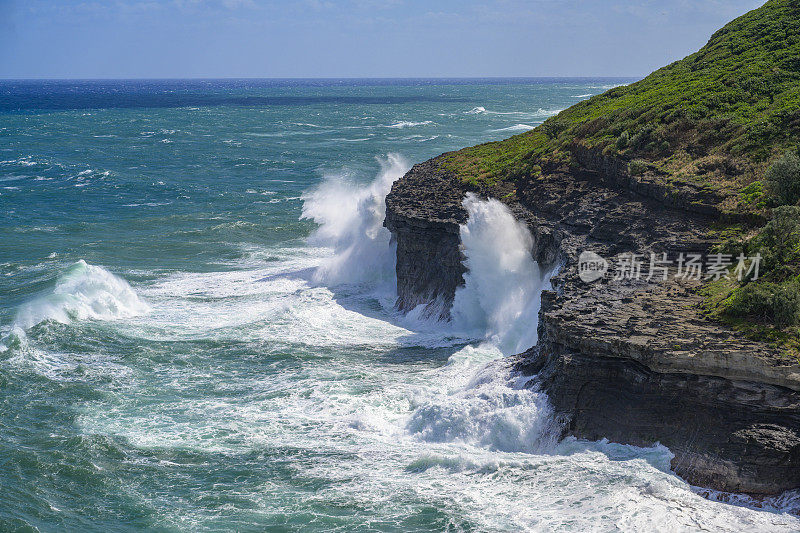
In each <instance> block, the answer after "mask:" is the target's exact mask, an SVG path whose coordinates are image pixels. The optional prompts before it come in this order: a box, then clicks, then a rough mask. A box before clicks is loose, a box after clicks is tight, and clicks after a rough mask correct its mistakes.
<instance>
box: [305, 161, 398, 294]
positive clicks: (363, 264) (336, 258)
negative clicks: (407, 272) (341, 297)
mask: <svg viewBox="0 0 800 533" xmlns="http://www.w3.org/2000/svg"><path fill="white" fill-rule="evenodd" d="M379 162H380V166H381V170H380V172H379V174H378V176H377V178H376V179H375V181H373V182H372V183H371V184H370V185H368V186H363V185H358V184H355V183H353V182H352V181H350V180H348V179H347V177H346V176H343V175H341V174H329V175H327V176H325V178H324V180H323V182H322V183H321V184H320V185H319V186H318V187H316V188H315V189H314V190H312V191H311V192H309V193H306V194H304V195H303V202H304V204H303V214H302V217H303V218H306V219H311V220H313V221H314V222H316V223H317V224H319V225H320V227H319V228H318V229H317V230H316V231H315V232H314V233H313V234H312V235H311V236H310V237H309V239H308V242H309V244H311V245H313V246H324V247H329V248H332V249H333V250H334V255H333V256H332V257H331V258H329V259H328V260H326V261H325V263H323V264H322V265H321V266H320V267H319V268H318V269H317V270H316V272H315V274H314V280H315V281H316V282H318V283H324V284H326V285H336V284H342V283H351V284H352V283H355V284H358V283H364V282H374V281H376V280H386V279H387V278H388V279H391V278H393V268H394V250H393V247H392V246H391V245H390V240H391V234H390V233H389V231H388V230H387V229H386V228H384V227H383V219H384V217H385V214H386V203H385V199H386V195H387V194H388V193H389V190H390V189H391V187H392V183H394V182H395V181H396V180H397V179H398V178H400V177H401V176H402V175H403V174H405V172H406V171H407V170H408V169H409V165H408V163H406V161H405V160H404V159H403V158H402V157H400V156H399V155H397V154H390V155H389V156H387V157H386V158H385V159H379Z"/></svg>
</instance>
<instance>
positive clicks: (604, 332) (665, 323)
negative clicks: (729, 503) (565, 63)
mask: <svg viewBox="0 0 800 533" xmlns="http://www.w3.org/2000/svg"><path fill="white" fill-rule="evenodd" d="M798 81H800V8H798V7H797V6H796V5H795V4H794V3H793V2H790V1H786V0H772V1H770V2H767V3H766V4H765V5H764V6H763V7H761V8H759V9H757V10H755V11H753V12H751V13H748V14H747V15H745V16H744V17H741V18H740V19H737V20H736V21H733V22H732V23H731V24H729V25H728V26H726V27H725V28H723V29H722V30H720V31H719V32H717V33H716V34H715V35H714V36H713V37H712V38H711V40H710V42H709V44H708V45H707V46H706V47H704V48H703V49H702V50H701V51H700V52H698V53H697V54H694V55H692V56H689V57H688V58H686V59H684V60H681V61H679V62H676V63H675V64H673V65H670V66H668V67H665V68H664V69H661V70H659V71H657V72H655V73H654V74H652V75H651V76H649V77H648V78H645V79H644V80H642V81H640V82H637V83H636V84H633V85H630V86H627V87H620V88H616V89H612V90H611V91H609V92H607V93H605V94H603V95H599V96H596V97H594V98H592V99H589V100H587V101H585V102H581V103H580V104H578V105H576V106H574V107H573V108H570V109H568V110H566V111H564V112H562V113H561V114H559V115H558V116H556V117H553V118H551V119H549V120H548V121H547V122H545V124H543V125H542V126H540V127H539V128H536V129H535V130H533V131H531V132H528V133H525V134H522V135H518V136H516V137H512V138H511V139H508V140H506V141H501V142H498V143H489V144H486V145H480V146H477V147H472V148H467V149H464V150H461V151H458V152H452V153H448V154H443V155H441V156H439V157H437V158H434V159H432V160H430V161H427V162H425V163H421V164H418V165H416V166H414V167H413V168H412V169H411V171H409V172H408V174H406V175H405V176H404V177H403V178H402V179H400V180H399V181H398V182H396V183H395V185H394V186H393V188H392V191H391V193H390V194H389V195H388V196H387V199H386V204H387V214H386V222H385V225H386V227H387V228H389V230H390V231H391V232H392V234H393V236H394V239H395V240H396V242H397V281H398V296H399V298H398V302H397V305H398V307H399V308H400V309H402V310H410V309H412V308H415V307H417V306H418V305H421V304H423V305H426V306H427V309H428V312H429V314H431V315H438V316H440V317H442V318H447V313H448V309H449V308H450V304H451V303H452V300H453V295H454V293H455V290H456V288H457V287H458V286H460V285H461V284H462V283H463V274H464V266H463V262H462V259H463V258H462V254H461V251H460V242H459V225H460V224H463V223H464V222H465V221H466V218H467V215H466V212H465V210H464V208H463V207H462V205H461V202H462V200H463V198H464V195H465V194H466V193H467V192H475V193H476V194H478V195H481V196H484V197H494V198H497V199H499V200H501V201H502V202H504V203H505V204H506V205H507V206H508V207H509V208H510V209H511V211H512V212H513V213H514V214H515V216H516V217H517V218H518V219H520V220H524V221H525V222H526V224H527V225H528V227H529V229H530V231H531V234H532V236H533V238H534V246H533V253H534V255H535V258H536V259H537V261H538V262H539V264H540V265H541V266H543V267H545V268H550V269H556V272H557V273H556V274H555V276H554V277H553V278H552V286H553V290H552V291H547V292H546V293H545V294H544V295H543V298H542V308H541V311H540V317H539V323H538V328H539V343H538V345H537V346H534V347H531V349H530V350H528V351H527V352H525V353H524V354H521V355H520V368H521V369H523V370H525V371H527V372H529V373H532V374H538V375H539V380H538V383H539V386H540V387H542V389H543V390H545V391H546V392H547V393H548V395H549V397H550V401H551V402H552V404H553V406H554V408H555V410H556V411H557V412H558V413H560V414H562V415H564V418H565V420H567V422H566V424H565V426H564V434H565V435H567V434H571V435H575V436H577V437H581V438H588V439H600V438H608V439H610V440H612V441H616V442H622V443H630V444H636V445H651V444H653V443H655V442H661V443H662V444H664V445H666V446H668V447H669V448H670V449H671V450H672V452H673V453H674V454H675V458H674V459H673V462H672V466H673V469H674V470H675V472H676V473H677V474H679V475H680V476H682V477H683V478H685V479H686V480H687V481H689V482H690V483H693V484H695V485H700V486H704V487H711V488H715V489H719V490H724V491H729V492H744V493H750V494H776V493H779V492H782V491H785V490H788V489H795V488H799V487H800V364H798V353H797V346H798V344H800V343H799V341H798V329H797V320H798V317H797V316H796V315H797V312H795V316H791V315H789V320H788V321H778V319H777V317H778V315H777V313H773V314H769V313H767V312H762V313H760V314H757V313H756V314H753V313H751V314H747V312H743V311H741V309H742V308H741V301H743V299H744V298H745V297H746V296H747V297H751V296H748V295H750V293H756V294H761V293H763V292H764V291H768V290H775V291H783V292H781V293H780V294H783V293H784V292H785V293H786V294H788V295H789V297H788V300H787V301H788V302H790V303H791V301H792V300H791V290H793V287H794V286H795V285H793V284H795V283H800V276H799V275H800V271H798V268H800V267H798V265H800V261H799V260H798V259H800V256H797V255H795V252H797V251H798V249H797V246H796V245H795V248H791V246H790V248H789V249H788V251H787V250H785V249H781V253H780V254H778V252H776V251H775V249H773V248H770V246H773V247H774V246H776V245H774V243H773V242H772V241H770V240H769V239H768V238H767V237H768V236H769V235H770V233H769V232H770V231H773V233H774V232H775V225H776V220H778V219H779V217H784V216H785V217H788V220H789V222H791V221H792V220H794V219H795V218H796V217H797V216H798V214H797V213H796V212H795V211H793V210H792V209H796V208H794V207H792V206H787V205H786V204H787V201H785V199H783V198H780V199H779V197H778V196H776V195H774V194H772V193H771V192H770V191H771V190H772V188H771V186H770V184H769V183H768V180H767V179H766V178H765V176H771V175H772V174H770V172H772V171H771V170H770V169H771V168H774V167H775V166H776V163H775V162H776V161H778V160H780V158H782V157H783V158H785V157H787V156H784V155H783V154H784V152H785V151H786V150H787V149H789V148H793V147H796V146H797V145H798V141H800V83H798ZM798 179H800V177H798ZM754 184H757V185H754ZM798 200H800V198H799V199H798ZM780 220H783V219H782V218H781V219H780ZM789 226H791V224H789ZM782 227H783V226H782ZM770 228H772V230H770ZM798 239H800V236H798ZM773 240H774V239H773ZM771 243H772V244H771ZM790 244H791V242H790ZM586 251H591V252H592V253H593V254H596V256H597V257H600V258H603V259H605V260H606V264H607V266H608V271H607V272H606V273H605V275H604V276H601V277H599V278H598V279H595V280H591V281H587V280H586V278H585V276H582V275H581V274H582V272H581V271H580V269H579V266H580V263H581V261H580V259H581V254H582V253H583V252H586ZM737 252H738V253H739V254H740V255H742V256H744V255H745V254H747V255H748V257H750V256H752V255H753V254H755V253H759V254H761V252H763V257H764V264H763V265H762V267H763V270H762V274H761V277H760V278H755V279H754V276H753V274H752V273H749V274H748V275H746V276H745V277H744V278H743V279H741V280H739V279H736V278H735V276H730V275H729V276H727V277H719V278H716V279H715V278H713V277H711V278H707V277H706V276H705V275H702V276H699V277H698V278H694V277H691V276H680V275H679V274H680V272H676V269H680V268H681V266H683V265H678V266H676V265H675V264H672V265H671V266H667V267H666V269H665V270H664V276H663V277H660V276H659V277H653V276H647V275H645V276H633V275H628V274H630V273H631V272H628V271H627V269H630V263H628V264H627V266H626V262H625V258H626V257H636V256H638V257H642V258H644V262H645V263H647V262H648V261H650V258H652V257H662V256H663V254H667V257H670V258H677V257H689V256H691V255H695V254H696V255H699V256H701V257H703V258H706V259H707V258H709V257H712V256H713V255H714V254H723V253H724V254H728V255H730V256H731V257H733V256H736V255H737ZM632 254H636V255H635V256H634V255H632ZM746 266H748V267H752V266H753V265H752V261H751V262H750V263H748V264H747V265H746ZM750 270H752V269H750ZM645 273H646V271H645ZM584 274H585V272H584ZM754 287H755V289H754ZM758 291H760V292H758ZM787 291H788V292H787ZM776 294H777V293H776ZM747 301H750V300H747ZM776 301H778V300H777V299H775V298H773V299H772V300H770V302H773V304H771V305H777V304H774V302H776ZM781 305H789V304H781ZM737 306H738V307H737ZM751 307H752V306H751ZM756 308H757V309H761V308H758V307H756ZM747 309H751V308H750V307H748V308H747ZM781 309H783V308H781ZM767 310H769V309H767ZM737 313H738V314H737ZM781 316H782V317H783V316H784V315H781ZM532 327H535V326H534V325H532Z"/></svg>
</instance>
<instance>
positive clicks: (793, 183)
mask: <svg viewBox="0 0 800 533" xmlns="http://www.w3.org/2000/svg"><path fill="white" fill-rule="evenodd" d="M766 182H767V186H768V189H769V192H770V194H771V195H772V197H773V198H774V199H775V201H776V202H777V203H778V205H795V204H796V203H797V202H798V200H800V156H798V155H797V152H796V151H789V152H786V153H785V154H784V155H783V157H781V158H780V159H778V160H777V161H775V163H773V165H772V166H771V167H770V168H769V170H768V171H767V176H766Z"/></svg>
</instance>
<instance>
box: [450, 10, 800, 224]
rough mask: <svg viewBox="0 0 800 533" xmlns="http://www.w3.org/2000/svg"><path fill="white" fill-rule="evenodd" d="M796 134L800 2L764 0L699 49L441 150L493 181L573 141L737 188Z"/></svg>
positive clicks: (564, 150) (560, 154)
mask: <svg viewBox="0 0 800 533" xmlns="http://www.w3.org/2000/svg"><path fill="white" fill-rule="evenodd" d="M799 139H800V3H798V2H795V1H791V0H771V1H769V2H767V3H766V4H765V5H764V6H762V7H761V8H759V9H756V10H754V11H752V12H750V13H748V14H746V15H744V16H742V17H740V18H738V19H736V20H734V21H733V22H731V23H730V24H728V25H727V26H725V27H724V28H722V29H721V30H719V31H718V32H717V33H715V34H714V35H713V36H712V37H711V40H710V41H709V42H708V44H707V45H706V46H704V47H703V48H702V49H701V50H700V51H699V52H697V53H695V54H693V55H691V56H689V57H687V58H685V59H682V60H680V61H677V62H675V63H673V64H671V65H669V66H667V67H664V68H662V69H660V70H658V71H656V72H654V73H652V74H651V75H650V76H648V77H646V78H645V79H643V80H641V81H639V82H637V83H634V84H632V85H628V86H625V87H617V88H615V89H611V90H610V91H608V92H606V93H604V94H601V95H598V96H595V97H593V98H591V99H589V100H586V101H584V102H581V103H579V104H577V105H575V106H573V107H571V108H569V109H567V110H566V111H563V112H562V113H560V114H559V115H557V116H555V117H552V118H551V119H549V120H548V121H546V122H545V123H544V124H543V125H542V126H540V127H538V128H536V129H535V130H533V131H530V132H527V133H523V134H521V135H517V136H515V137H512V138H510V139H507V140H505V141H500V142H494V143H487V144H483V145H479V146H474V147H471V148H466V149H464V150H461V151H458V152H454V153H451V154H448V155H447V156H446V157H445V165H446V166H447V167H448V168H450V169H451V170H453V171H455V172H456V173H457V174H458V175H460V176H461V177H462V178H463V179H464V180H467V181H474V182H488V183H491V182H494V181H497V180H503V179H513V178H514V177H516V176H518V175H521V174H530V173H536V172H537V171H539V169H540V168H541V166H542V165H543V164H548V163H553V162H556V163H557V162H566V161H568V160H569V152H570V146H572V145H573V144H575V143H580V144H583V145H586V146H590V147H598V148H600V149H603V150H604V151H605V152H606V153H607V154H612V155H616V156H619V157H620V158H622V159H625V160H628V161H634V160H637V159H639V160H642V161H643V162H646V163H647V165H642V166H641V168H642V169H645V168H648V167H650V168H654V169H657V170H658V174H659V175H667V176H670V177H672V178H674V179H680V180H685V181H688V182H694V183H698V184H701V185H704V186H710V187H715V188H718V189H720V190H721V191H722V192H723V193H728V194H729V195H733V196H735V195H736V194H737V193H738V192H739V191H740V190H741V189H742V188H744V187H745V186H747V185H748V184H750V183H751V182H752V181H755V180H757V179H759V178H760V176H761V174H763V172H764V171H765V169H766V167H767V166H768V163H769V162H770V161H771V160H773V159H774V158H776V157H777V156H779V155H780V154H782V153H783V152H784V151H785V150H786V149H787V148H788V147H790V146H795V145H796V144H797V143H798V140H799ZM750 200H752V198H750ZM727 207H729V208H731V209H737V210H740V209H749V208H754V207H755V204H753V205H747V203H746V202H745V205H741V206H734V205H731V206H727Z"/></svg>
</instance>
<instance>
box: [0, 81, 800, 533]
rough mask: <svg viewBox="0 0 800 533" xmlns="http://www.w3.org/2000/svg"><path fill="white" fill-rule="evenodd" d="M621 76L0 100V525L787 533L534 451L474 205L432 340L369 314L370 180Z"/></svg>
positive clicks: (384, 311)
mask: <svg viewBox="0 0 800 533" xmlns="http://www.w3.org/2000/svg"><path fill="white" fill-rule="evenodd" d="M627 81H628V80H609V79H597V80H594V79H579V80H575V79H547V80H468V81H467V80H402V81H398V80H384V81H353V80H342V81H336V80H326V81H313V80H309V81H249V80H248V81H153V82H148V81H136V82H122V81H120V82H80V81H76V82H67V81H59V82H47V81H37V82H13V81H5V82H0V531H6V530H21V531H26V530H36V529H38V530H40V531H64V530H68V531H126V530H141V529H147V530H164V531H206V530H216V531H227V530H238V531H261V530H275V531H284V530H285V531H290V530H298V529H303V530H306V531H517V530H545V531H549V530H562V531H583V530H586V529H592V528H595V529H602V530H615V529H616V530H623V531H632V530H652V529H653V528H658V529H661V530H687V531H693V530H697V529H701V528H708V529H712V530H728V531H738V530H742V529H743V528H744V529H748V528H749V529H756V530H764V531H779V530H793V529H794V530H796V529H797V528H799V527H800V521H798V520H797V518H796V517H795V516H794V515H793V514H791V513H790V511H791V510H792V509H794V508H796V506H795V505H794V504H793V503H792V502H793V501H794V500H795V499H796V496H795V495H792V494H789V495H786V496H784V497H783V498H781V499H777V500H774V501H770V502H766V503H765V504H761V508H757V507H753V504H754V502H749V501H747V500H744V499H734V500H735V503H736V504H730V503H720V502H718V501H711V500H708V499H705V498H703V497H701V496H700V495H698V491H697V490H693V489H692V488H691V487H689V486H688V485H686V484H685V483H684V482H683V481H681V480H680V479H678V478H677V477H675V476H673V475H672V474H670V473H669V469H668V464H669V458H670V455H669V451H668V450H667V449H665V448H663V447H660V446H655V447H653V448H647V449H641V448H634V447H628V446H620V445H614V444H609V443H606V442H598V443H590V442H581V441H575V440H568V441H565V442H563V443H560V444H556V443H555V442H554V440H553V434H554V431H553V427H554V422H553V420H552V417H551V416H550V415H549V407H548V404H547V399H546V397H545V396H543V395H541V394H539V393H536V392H535V389H534V390H531V389H530V388H526V387H525V386H524V385H525V383H524V382H523V380H521V378H519V377H518V376H515V375H513V373H512V372H511V371H510V369H509V368H508V364H507V362H506V361H505V360H504V358H503V356H504V355H508V354H510V353H513V352H514V351H515V350H516V349H518V348H524V347H526V343H528V344H530V343H532V342H534V339H531V337H530V332H531V330H532V329H533V330H534V331H535V327H533V328H532V326H531V324H532V323H533V324H534V325H535V316H536V314H535V311H536V306H537V301H538V300H537V298H538V291H539V289H540V288H541V286H542V285H543V284H546V275H545V276H544V279H543V278H542V277H541V276H540V274H539V272H538V269H537V268H536V265H535V264H533V263H532V262H530V258H529V257H522V256H518V255H514V253H513V252H511V251H509V250H514V249H524V243H525V235H524V234H523V233H524V231H523V230H520V229H519V228H516V227H515V226H514V223H513V220H510V218H508V217H507V216H506V214H504V213H503V212H502V210H501V209H500V208H499V207H497V206H494V205H491V204H489V203H486V202H478V201H476V202H474V204H472V205H471V206H470V213H471V215H472V217H471V219H470V225H469V227H465V228H464V231H465V232H466V233H465V236H466V237H465V240H464V242H465V245H466V247H467V249H466V255H467V257H468V260H469V261H471V265H470V267H471V276H472V277H471V278H470V279H469V280H468V283H467V288H466V289H465V291H464V292H463V293H462V294H461V295H460V296H459V297H458V298H457V302H456V304H455V305H456V307H457V308H456V309H454V316H455V317H456V319H455V320H454V322H453V323H451V324H440V323H435V322H431V321H428V320H425V319H424V318H421V317H418V316H416V315H415V314H413V313H412V315H411V316H401V315H398V314H397V313H396V312H394V310H393V308H392V304H393V297H394V292H393V276H392V261H393V249H392V244H391V243H390V242H389V240H388V234H387V233H386V232H385V230H383V229H382V228H381V225H380V223H381V221H382V212H381V208H382V202H383V197H384V195H385V193H386V192H387V190H388V187H389V186H390V185H391V183H392V181H393V180H394V179H396V178H398V177H399V176H400V175H402V173H403V172H404V171H405V170H407V168H408V167H409V165H410V164H412V163H414V162H419V161H423V160H425V159H427V158H429V157H432V156H435V155H438V154H439V153H442V152H444V151H447V150H452V149H456V148H460V147H463V146H468V145H473V144H476V143H479V142H484V141H489V140H498V139H502V138H505V137H508V136H510V135H512V134H514V133H517V132H520V131H524V130H526V129H529V128H530V127H533V126H535V125H537V124H539V123H541V122H542V121H543V120H544V119H545V118H547V117H548V116H551V115H552V114H554V113H556V112H557V111H558V110H560V109H564V108H566V107H568V106H570V105H572V104H574V103H576V102H578V101H580V100H581V99H583V98H586V97H588V96H590V95H592V94H598V93H600V92H602V91H604V90H605V89H606V88H608V87H611V86H613V85H617V84H620V83H625V82H627ZM523 255H524V254H523ZM487 257H491V258H496V257H499V258H502V260H500V261H497V260H494V259H492V260H490V261H486V260H484V259H485V258H487ZM489 280H490V281H492V283H491V286H492V287H494V288H495V292H497V290H498V289H496V288H497V287H500V288H501V289H500V294H492V293H490V292H488V291H486V290H485V287H486V286H488V285H487V281H489ZM499 280H502V282H500V281H499ZM509 295H516V296H518V297H519V298H516V300H519V301H520V302H521V303H520V304H519V306H518V307H513V306H512V307H511V308H509V307H508V306H507V305H506V303H505V302H507V301H512V300H513V301H516V300H515V299H514V298H508V296H509ZM532 321H533V322H532Z"/></svg>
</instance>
